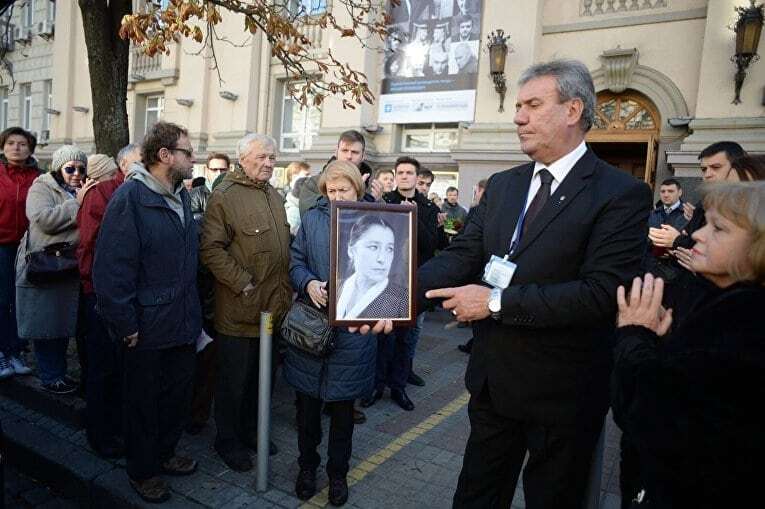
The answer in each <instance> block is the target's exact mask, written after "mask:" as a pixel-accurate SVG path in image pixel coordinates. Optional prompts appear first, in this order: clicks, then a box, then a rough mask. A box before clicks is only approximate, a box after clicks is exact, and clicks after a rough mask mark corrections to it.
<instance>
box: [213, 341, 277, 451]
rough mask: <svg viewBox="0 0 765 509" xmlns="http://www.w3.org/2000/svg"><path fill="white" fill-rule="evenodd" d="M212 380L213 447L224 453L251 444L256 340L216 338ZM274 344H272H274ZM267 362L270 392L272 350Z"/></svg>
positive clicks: (255, 409)
mask: <svg viewBox="0 0 765 509" xmlns="http://www.w3.org/2000/svg"><path fill="white" fill-rule="evenodd" d="M215 342H216V343H217V352H216V366H217V373H216V378H215V426H216V427H217V428H218V435H217V436H216V438H215V445H216V447H219V448H221V449H224V450H231V449H236V448H242V447H243V446H244V442H247V441H249V442H251V443H254V442H255V440H256V437H257V431H258V384H259V378H258V377H259V374H260V366H259V364H260V340H259V339H258V338H240V337H235V336H227V335H225V334H218V336H217V338H216V339H215ZM274 344H276V342H274ZM272 352H273V354H274V355H273V357H272V362H271V390H272V391H273V386H274V384H273V380H274V376H275V374H276V366H277V363H276V359H277V355H276V349H274V350H273V351H272Z"/></svg>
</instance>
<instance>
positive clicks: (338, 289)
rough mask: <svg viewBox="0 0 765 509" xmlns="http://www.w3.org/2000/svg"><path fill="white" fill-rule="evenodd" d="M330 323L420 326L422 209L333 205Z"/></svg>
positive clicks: (350, 204)
mask: <svg viewBox="0 0 765 509" xmlns="http://www.w3.org/2000/svg"><path fill="white" fill-rule="evenodd" d="M330 218H331V219H330V222H331V223H330V225H331V226H330V268H329V322H330V324H331V325H333V326H338V327H354V326H361V325H365V324H369V325H373V324H374V323H376V322H377V321H378V320H383V319H390V320H392V321H393V325H394V327H411V326H413V325H414V324H415V322H416V319H417V316H416V315H415V309H414V308H415V298H416V291H415V290H416V289H415V281H416V277H415V273H416V270H417V207H412V206H409V205H392V204H387V203H377V202H376V203H370V202H344V201H339V202H332V203H331V207H330Z"/></svg>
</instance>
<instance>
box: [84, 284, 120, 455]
mask: <svg viewBox="0 0 765 509" xmlns="http://www.w3.org/2000/svg"><path fill="white" fill-rule="evenodd" d="M83 304H84V307H85V319H86V320H87V334H86V336H85V345H86V351H87V357H88V360H89V361H90V362H89V363H88V366H87V369H88V376H87V377H86V380H87V386H86V387H85V396H86V401H87V403H88V409H87V417H88V435H89V437H90V439H91V441H93V442H95V444H96V446H100V445H102V444H103V443H104V441H105V440H108V439H109V438H111V437H114V436H118V435H119V436H122V434H123V433H122V423H123V419H122V377H123V373H122V367H123V363H124V358H123V355H124V347H123V346H122V345H120V344H119V343H117V342H116V341H114V340H112V338H111V337H110V336H109V333H108V332H107V329H106V327H105V326H104V323H103V321H102V320H101V317H100V316H99V315H98V313H97V312H96V308H95V306H96V296H95V294H92V293H91V294H85V296H84V299H83Z"/></svg>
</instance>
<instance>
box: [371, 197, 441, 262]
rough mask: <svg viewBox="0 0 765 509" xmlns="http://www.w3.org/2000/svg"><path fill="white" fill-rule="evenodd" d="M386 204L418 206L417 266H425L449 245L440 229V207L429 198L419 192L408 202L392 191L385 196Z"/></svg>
mask: <svg viewBox="0 0 765 509" xmlns="http://www.w3.org/2000/svg"><path fill="white" fill-rule="evenodd" d="M382 198H383V201H384V202H385V203H392V204H395V205H398V204H401V203H402V202H404V201H413V202H415V203H416V204H417V266H418V267H419V266H420V265H422V264H424V263H425V262H427V261H428V260H430V259H431V258H433V256H435V254H436V250H437V249H443V248H445V247H446V246H447V245H448V240H447V238H446V234H445V233H444V229H443V228H439V227H438V212H439V210H438V207H437V206H436V204H435V203H433V202H432V201H430V200H428V198H427V197H426V196H424V195H422V194H421V193H419V192H417V193H415V195H414V198H413V199H411V200H407V198H405V197H404V196H403V195H402V194H401V193H399V192H398V191H391V192H389V193H385V194H384V195H383V197H382Z"/></svg>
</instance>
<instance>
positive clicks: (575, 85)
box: [518, 60, 595, 132]
mask: <svg viewBox="0 0 765 509" xmlns="http://www.w3.org/2000/svg"><path fill="white" fill-rule="evenodd" d="M544 76H552V77H554V78H555V81H556V82H557V84H558V98H559V99H560V101H561V102H563V101H570V100H571V99H579V100H580V101H582V104H583V105H584V108H583V109H582V118H581V119H580V125H581V126H582V129H583V130H584V132H587V131H589V130H590V128H592V124H593V122H594V121H595V85H594V84H593V83H592V76H591V75H590V71H589V70H588V69H587V66H586V65H584V64H583V63H582V62H580V61H579V60H552V61H550V62H541V63H539V64H534V65H532V66H531V67H529V68H528V69H526V70H525V71H523V74H521V78H520V79H519V80H518V84H519V85H520V86H523V85H525V84H526V83H528V82H529V81H531V80H533V79H535V78H542V77H544Z"/></svg>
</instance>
